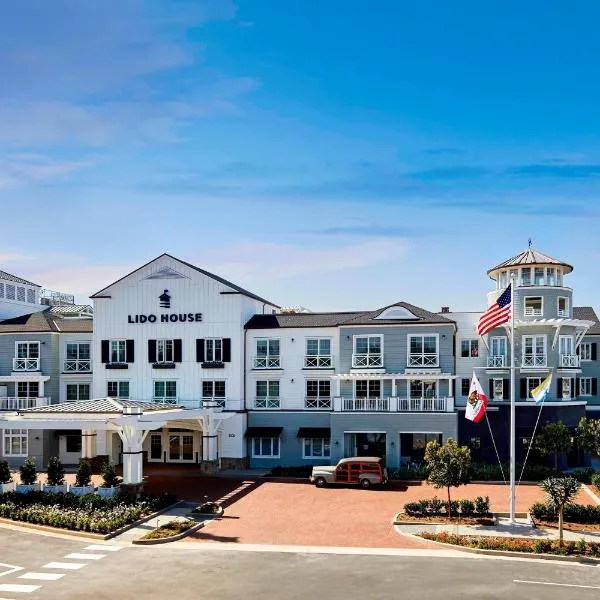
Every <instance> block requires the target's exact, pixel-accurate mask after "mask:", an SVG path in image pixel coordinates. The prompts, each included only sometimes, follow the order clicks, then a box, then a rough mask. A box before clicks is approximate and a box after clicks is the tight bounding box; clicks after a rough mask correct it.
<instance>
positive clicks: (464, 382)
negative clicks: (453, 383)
mask: <svg viewBox="0 0 600 600" xmlns="http://www.w3.org/2000/svg"><path fill="white" fill-rule="evenodd" d="M470 385H471V380H470V379H461V392H462V394H461V395H462V396H468V395H469V387H470Z"/></svg>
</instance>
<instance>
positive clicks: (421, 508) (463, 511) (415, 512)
mask: <svg viewBox="0 0 600 600" xmlns="http://www.w3.org/2000/svg"><path fill="white" fill-rule="evenodd" d="M450 507H451V511H450V512H451V513H452V516H457V515H460V516H461V517H476V518H484V517H485V518H489V517H491V513H490V499H489V497H488V496H486V497H485V498H483V497H482V496H478V497H477V498H475V500H454V501H453V502H452V503H451V505H450ZM404 513H405V514H406V515H408V516H410V517H417V518H419V517H422V518H429V517H445V518H447V517H449V511H448V503H447V502H444V501H442V500H440V499H439V498H438V497H437V496H435V497H434V498H432V499H431V500H418V501H417V502H408V503H407V504H405V505H404Z"/></svg>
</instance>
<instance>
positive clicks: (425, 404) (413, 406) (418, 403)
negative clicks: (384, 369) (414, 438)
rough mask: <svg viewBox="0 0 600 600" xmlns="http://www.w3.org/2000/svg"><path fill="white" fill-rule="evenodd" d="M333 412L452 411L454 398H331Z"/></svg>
mask: <svg viewBox="0 0 600 600" xmlns="http://www.w3.org/2000/svg"><path fill="white" fill-rule="evenodd" d="M333 410H334V411H335V412H386V413H397V412H454V398H450V397H443V396H439V397H435V398H399V397H397V396H390V397H387V398H343V397H336V398H334V399H333Z"/></svg>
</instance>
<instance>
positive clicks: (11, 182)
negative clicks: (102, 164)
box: [0, 154, 91, 189]
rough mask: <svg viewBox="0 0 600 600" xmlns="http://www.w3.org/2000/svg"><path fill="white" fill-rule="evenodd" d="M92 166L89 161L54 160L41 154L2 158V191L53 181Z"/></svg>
mask: <svg viewBox="0 0 600 600" xmlns="http://www.w3.org/2000/svg"><path fill="white" fill-rule="evenodd" d="M90 164H91V163H90V162H89V161H67V160H54V159H52V158H49V157H47V156H43V155H40V154H10V155H8V156H6V157H5V158H0V189H2V188H7V187H12V186H16V185H21V184H25V183H32V182H39V181H44V180H47V179H53V178H56V177H60V176H61V175H66V174H67V173H71V172H72V171H75V170H77V169H81V168H83V167H86V166H89V165H90Z"/></svg>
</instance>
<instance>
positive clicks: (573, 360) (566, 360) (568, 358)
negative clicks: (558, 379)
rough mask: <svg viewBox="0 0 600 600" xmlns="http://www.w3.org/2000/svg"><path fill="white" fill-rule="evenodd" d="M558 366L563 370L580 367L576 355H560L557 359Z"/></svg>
mask: <svg viewBox="0 0 600 600" xmlns="http://www.w3.org/2000/svg"><path fill="white" fill-rule="evenodd" d="M559 364H560V366H561V367H565V368H569V367H574V368H578V367H579V365H580V360H579V356H577V354H561V355H560V357H559Z"/></svg>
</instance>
